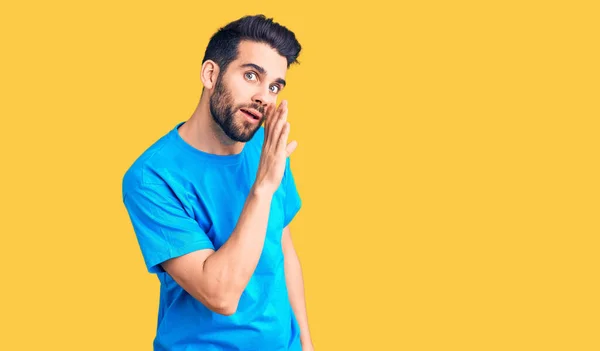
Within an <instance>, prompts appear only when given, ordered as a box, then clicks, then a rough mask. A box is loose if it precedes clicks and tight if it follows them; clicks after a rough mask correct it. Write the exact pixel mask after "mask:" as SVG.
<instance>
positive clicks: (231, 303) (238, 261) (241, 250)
mask: <svg viewBox="0 0 600 351" xmlns="http://www.w3.org/2000/svg"><path fill="white" fill-rule="evenodd" d="M272 197H273V194H272V193H269V192H266V191H262V192H261V191H260V190H254V189H253V190H252V191H251V193H250V195H249V196H248V198H247V200H246V203H245V205H244V208H243V210H242V213H241V215H240V219H239V221H238V223H237V225H236V227H235V229H234V231H233V233H232V234H231V236H230V237H229V239H228V240H227V241H226V242H225V244H223V246H221V248H219V249H218V250H217V251H214V250H210V249H206V250H199V251H194V252H191V253H189V254H186V255H183V256H180V257H176V258H173V259H170V260H168V261H165V262H164V263H163V264H162V267H163V268H164V270H165V271H166V272H167V273H169V275H171V276H172V277H173V279H174V280H175V281H176V282H177V283H178V284H179V285H180V286H181V287H182V288H183V289H185V290H186V291H187V292H188V293H189V294H190V295H192V296H193V297H195V298H196V299H197V300H199V301H200V302H202V303H203V304H204V305H205V306H207V307H208V308H209V309H211V310H212V311H214V312H217V313H220V314H224V315H231V314H233V313H235V311H236V309H237V304H238V302H239V298H240V296H241V294H242V292H243V290H244V288H245V287H246V285H247V284H248V281H249V280H250V277H251V276H252V274H253V273H254V269H255V268H256V265H257V264H258V260H259V258H260V254H261V252H262V249H263V244H264V241H265V235H266V230H267V221H268V218H269V212H270V207H271V200H272Z"/></svg>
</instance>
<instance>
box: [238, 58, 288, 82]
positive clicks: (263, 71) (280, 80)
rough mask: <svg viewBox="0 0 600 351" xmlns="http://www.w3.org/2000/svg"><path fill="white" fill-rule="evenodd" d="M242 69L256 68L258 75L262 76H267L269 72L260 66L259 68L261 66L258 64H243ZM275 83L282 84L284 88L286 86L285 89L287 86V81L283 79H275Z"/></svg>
mask: <svg viewBox="0 0 600 351" xmlns="http://www.w3.org/2000/svg"><path fill="white" fill-rule="evenodd" d="M240 67H252V68H254V69H255V70H257V71H258V73H260V74H262V75H266V74H267V71H266V70H265V69H264V68H262V67H260V66H259V65H257V64H254V63H244V64H243V65H241V66H240ZM275 82H277V83H279V84H281V85H282V86H284V87H285V84H286V82H285V79H282V78H277V79H275Z"/></svg>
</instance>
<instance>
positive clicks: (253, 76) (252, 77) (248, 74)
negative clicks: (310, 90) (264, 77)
mask: <svg viewBox="0 0 600 351" xmlns="http://www.w3.org/2000/svg"><path fill="white" fill-rule="evenodd" d="M244 77H246V79H248V80H255V79H256V73H254V72H246V74H244Z"/></svg>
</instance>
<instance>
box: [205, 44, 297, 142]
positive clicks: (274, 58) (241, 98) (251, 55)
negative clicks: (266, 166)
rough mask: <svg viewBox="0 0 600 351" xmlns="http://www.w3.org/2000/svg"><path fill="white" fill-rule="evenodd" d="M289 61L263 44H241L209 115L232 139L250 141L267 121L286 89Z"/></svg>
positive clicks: (214, 95)
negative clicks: (270, 106)
mask: <svg viewBox="0 0 600 351" xmlns="http://www.w3.org/2000/svg"><path fill="white" fill-rule="evenodd" d="M286 71H287V60H286V58H285V57H283V56H281V55H279V53H278V52H277V51H276V50H274V49H272V48H271V47H270V46H269V45H267V44H264V43H256V42H251V41H242V42H240V44H239V47H238V57H237V59H236V60H234V61H232V62H231V63H230V64H229V66H228V67H227V70H226V71H225V72H221V73H220V74H219V77H218V78H217V81H216V82H215V87H214V91H213V93H212V95H211V96H210V112H211V115H212V117H213V119H214V121H215V122H216V123H217V124H218V125H219V126H220V127H221V129H222V130H223V132H224V133H225V135H227V136H228V137H229V138H230V139H231V140H234V141H238V142H247V141H248V140H250V139H252V137H253V136H254V134H255V133H256V131H257V130H258V128H260V126H261V125H262V124H263V123H264V121H265V118H266V116H265V109H266V108H267V106H269V105H275V104H276V102H277V95H278V94H279V93H280V92H281V90H282V89H283V88H284V86H285V73H286Z"/></svg>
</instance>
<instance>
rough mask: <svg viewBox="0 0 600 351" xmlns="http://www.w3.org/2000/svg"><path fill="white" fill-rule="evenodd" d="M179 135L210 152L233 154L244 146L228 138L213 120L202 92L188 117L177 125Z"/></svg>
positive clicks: (196, 146)
mask: <svg viewBox="0 0 600 351" xmlns="http://www.w3.org/2000/svg"><path fill="white" fill-rule="evenodd" d="M179 135H181V138H182V139H183V140H185V141H186V142H187V143H188V144H190V145H191V146H193V147H195V148H196V149H198V150H200V151H203V152H206V153H210V154H215V155H233V154H238V153H240V152H242V149H243V148H244V143H241V142H237V141H234V140H232V139H231V138H229V137H228V136H227V135H226V134H225V133H224V132H223V130H222V129H221V127H220V126H219V125H218V124H217V123H216V122H215V121H214V119H213V117H212V115H211V113H210V108H209V101H208V97H207V96H206V95H204V94H202V96H201V97H200V102H199V103H198V106H197V107H196V110H195V111H194V113H193V114H192V116H191V117H190V119H189V120H187V121H186V122H185V123H184V124H182V125H181V127H179Z"/></svg>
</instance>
